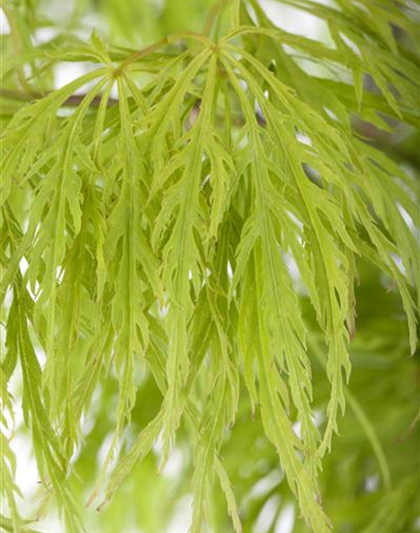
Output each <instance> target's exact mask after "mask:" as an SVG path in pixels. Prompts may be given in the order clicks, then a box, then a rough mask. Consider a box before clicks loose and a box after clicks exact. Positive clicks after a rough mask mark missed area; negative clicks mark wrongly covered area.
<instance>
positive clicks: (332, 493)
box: [0, 0, 420, 533]
mask: <svg viewBox="0 0 420 533" xmlns="http://www.w3.org/2000/svg"><path fill="white" fill-rule="evenodd" d="M286 3H287V2H286ZM290 3H291V4H292V5H293V4H295V5H299V2H290ZM322 3H326V4H334V3H333V2H322ZM214 4H215V2H214V0H75V1H68V0H15V1H12V2H10V1H9V2H5V1H4V0H2V1H1V4H0V6H1V8H2V35H1V50H2V65H3V67H4V65H8V64H9V62H10V61H11V60H13V59H14V58H15V57H16V56H17V55H18V54H20V55H22V54H25V53H29V54H30V52H31V49H32V48H33V46H35V45H41V46H42V45H45V44H47V45H48V46H49V47H52V48H53V47H54V45H55V44H61V43H62V42H67V41H68V42H71V41H72V40H73V39H85V38H86V37H87V36H88V35H89V34H90V33H91V31H92V29H94V28H95V29H97V30H98V32H99V33H100V34H101V35H102V36H103V37H105V38H106V39H108V40H109V41H110V42H111V43H113V44H114V45H115V48H114V50H115V53H118V50H126V49H127V48H138V47H143V46H146V45H148V44H150V43H151V42H153V41H155V40H158V39H161V38H163V37H165V36H166V35H167V34H168V33H172V32H175V31H180V30H191V31H201V29H202V27H203V25H204V22H205V19H206V16H207V15H208V13H209V10H210V9H211V8H212V6H214ZM266 4H270V7H271V8H272V11H270V12H274V11H273V10H276V13H277V14H276V17H277V19H278V20H280V21H283V22H284V21H286V23H290V24H294V25H295V26H296V25H297V26H299V25H300V24H301V22H300V21H301V20H303V19H301V18H300V17H302V12H301V11H299V10H293V11H291V10H290V6H289V8H288V9H286V8H285V7H284V6H283V5H276V6H273V4H275V2H266ZM303 4H304V2H303V3H302V5H303ZM318 22H319V20H318ZM311 24H312V25H314V26H315V33H316V34H317V36H318V39H319V40H320V41H328V39H329V38H330V37H329V35H328V31H325V28H324V27H323V26H322V25H321V24H319V25H317V23H316V21H314V20H312V21H311V20H310V21H309V22H308V21H307V20H306V21H305V23H304V28H305V29H304V31H311V32H312V34H313V32H314V27H311ZM401 38H402V39H403V38H404V36H402V37H401ZM50 67H51V68H50ZM18 68H20V67H18ZM73 68H74V65H73ZM313 68H316V67H313ZM320 68H321V67H320ZM6 70H7V69H6ZM23 74H24V73H23ZM78 74H79V72H77V73H76V75H78ZM63 76H64V78H63ZM72 76H73V77H74V76H75V74H74V71H72V70H71V69H70V70H69V69H68V66H66V64H59V65H49V64H48V63H46V65H45V69H44V70H43V71H42V72H37V73H36V75H35V76H34V78H33V79H31V80H30V82H28V81H23V82H22V87H21V89H22V92H21V94H20V95H17V94H11V93H9V92H8V89H11V88H13V87H14V86H15V84H14V81H13V80H12V79H11V77H9V78H8V77H7V76H6V77H5V78H4V80H3V85H2V87H3V89H2V107H1V120H2V125H3V126H4V125H5V124H7V123H8V121H9V120H10V117H11V116H13V114H14V113H15V111H16V110H17V109H18V108H19V107H20V106H21V105H22V104H23V103H25V98H24V91H25V90H26V89H28V87H27V86H26V84H27V83H30V87H29V89H30V94H31V93H33V92H34V91H35V92H39V93H44V92H46V91H49V90H51V89H53V88H54V87H56V86H58V85H60V84H62V83H64V82H63V79H64V80H68V78H70V79H71V77H72ZM22 80H25V76H24V75H22ZM366 83H369V80H368V79H367V80H366ZM393 126H394V127H393V128H392V131H391V132H385V131H382V130H379V129H378V128H377V127H376V126H373V125H371V124H369V123H368V122H367V121H361V120H360V118H358V117H356V115H355V116H354V127H355V128H358V129H359V131H361V132H362V133H363V134H364V135H365V137H366V139H367V142H370V143H372V144H374V145H375V146H377V147H379V148H380V149H382V150H384V151H385V152H386V153H387V154H388V155H389V156H391V157H393V158H394V159H395V160H396V161H398V163H399V164H402V165H403V166H404V167H405V168H406V169H407V170H408V172H409V173H411V174H412V175H415V176H417V177H418V173H419V164H420V162H419V136H418V128H416V127H413V126H411V127H410V126H407V125H403V124H393ZM360 277H361V283H360V286H359V287H358V289H357V291H356V300H357V326H356V334H355V336H354V339H353V341H352V346H351V358H352V364H353V370H352V375H351V381H350V384H349V387H348V389H347V391H346V395H347V410H346V414H345V416H344V417H343V418H342V419H341V420H340V424H339V427H340V434H341V435H340V436H339V437H338V436H336V437H335V439H334V443H333V450H332V453H331V454H329V455H328V456H327V457H326V458H325V459H324V463H323V472H322V474H321V476H320V482H321V488H322V494H323V503H324V506H325V509H326V511H327V513H328V515H329V516H330V517H331V519H332V521H333V523H334V524H335V530H334V531H335V532H336V533H415V532H416V531H420V510H419V467H420V464H419V449H420V441H419V377H420V364H419V354H418V353H416V354H415V355H414V356H412V357H409V346H408V339H407V334H406V321H405V316H404V313H403V309H402V305H401V301H400V298H399V296H398V294H397V293H396V292H395V291H394V290H393V289H394V288H393V287H390V286H389V280H387V279H386V277H385V276H384V275H383V274H380V273H379V272H378V271H377V270H376V269H375V268H374V267H372V266H370V265H368V264H363V265H361V266H360ZM301 303H302V306H303V308H304V309H306V314H307V323H308V324H312V331H311V334H310V345H309V350H310V355H311V359H312V362H313V365H314V366H313V373H314V386H315V390H314V398H315V405H316V410H315V415H316V416H317V417H318V418H319V424H320V425H322V424H323V421H324V417H323V413H324V412H325V406H326V403H327V401H328V398H329V394H330V385H329V383H328V380H327V378H326V376H325V373H324V371H323V370H322V367H323V364H324V359H323V358H324V357H325V356H324V353H323V347H322V343H321V342H320V335H321V334H320V331H319V329H318V327H317V324H316V320H315V317H314V316H313V313H312V311H311V306H310V304H309V302H308V301H307V298H306V296H305V295H304V294H302V295H301ZM137 385H138V392H137V402H136V406H135V409H134V410H133V413H132V425H131V426H130V429H129V432H128V433H127V434H126V435H125V440H124V445H123V446H124V449H123V450H121V451H122V452H124V451H127V450H129V449H130V446H131V444H132V442H133V439H134V438H135V435H137V434H138V432H139V431H140V429H141V428H143V427H145V425H147V423H148V422H149V421H150V420H152V419H153V417H154V416H155V415H156V414H157V412H158V411H159V408H160V405H161V403H162V395H161V393H160V391H159V389H158V388H157V386H156V384H155V381H154V380H153V379H152V376H151V375H143V376H142V377H141V378H139V382H138V384H137ZM197 386H199V385H197ZM19 387H20V383H19V379H18V378H17V379H15V383H14V391H13V392H14V394H15V396H17V397H18V396H19ZM242 394H243V397H241V399H240V404H239V413H238V417H237V421H236V424H235V426H234V427H233V428H232V429H231V430H230V433H229V434H228V435H227V437H226V441H225V444H224V445H223V448H222V450H221V456H222V457H223V460H224V464H225V466H226V469H227V471H228V473H229V476H230V479H231V481H232V484H233V485H234V487H235V492H236V495H237V499H238V504H239V507H240V513H241V518H242V523H243V531H244V533H283V532H284V533H305V532H306V533H307V532H308V529H307V528H306V527H305V525H304V523H303V522H302V521H299V520H296V519H295V518H296V517H297V516H298V511H297V510H296V507H295V503H294V498H293V496H292V494H291V492H290V489H289V488H288V485H287V483H286V482H285V480H284V477H283V473H282V472H281V470H280V469H279V466H278V457H277V454H276V452H275V450H274V448H273V446H272V445H271V444H270V443H269V442H268V441H267V440H266V438H265V437H264V436H263V435H264V432H263V431H262V428H261V420H260V417H259V415H258V412H257V413H256V414H255V416H254V417H253V416H252V413H251V407H250V403H249V398H248V395H247V394H245V393H244V392H243V393H242ZM117 396H118V383H117V380H116V379H113V378H112V376H110V378H109V379H108V380H106V381H103V382H102V385H101V387H100V389H99V390H96V391H95V395H94V401H93V404H92V409H91V412H89V413H88V414H87V415H86V420H85V423H84V439H85V443H84V447H83V449H82V450H81V451H80V453H79V454H78V455H76V457H75V458H74V468H75V473H76V475H75V476H74V479H73V484H74V488H75V490H76V492H77V493H78V494H79V495H80V497H81V500H82V501H86V497H87V495H88V493H89V491H90V489H91V488H92V486H93V485H94V482H95V479H96V476H97V474H98V471H99V467H100V464H101V460H103V457H104V454H105V452H104V451H103V450H104V449H106V445H107V443H109V439H110V436H111V435H112V432H113V428H114V426H115V418H114V414H115V410H116V403H117ZM17 420H18V421H20V423H19V425H18V428H17V439H16V440H17V444H15V446H17V449H16V451H17V456H18V462H19V463H20V466H19V467H18V477H19V478H20V481H21V482H22V483H23V486H24V493H25V494H24V496H25V498H22V500H21V506H22V508H21V512H22V514H23V515H24V516H27V517H28V516H29V517H30V516H31V513H32V512H34V509H35V508H36V507H37V506H38V504H39V502H42V501H44V502H45V509H47V508H48V505H47V504H48V500H49V498H50V497H51V496H50V495H49V494H47V493H45V492H42V491H41V492H38V491H37V490H36V488H35V489H34V484H33V483H31V481H32V480H34V479H36V474H33V472H32V471H33V469H34V465H33V462H31V461H30V456H31V450H28V447H27V444H25V442H27V441H29V436H28V435H27V433H26V429H25V427H24V424H23V422H22V420H21V415H19V413H17ZM296 430H297V431H298V430H299V428H296ZM188 435H189V428H188V426H186V425H183V426H182V427H181V428H180V431H179V435H178V438H177V445H176V447H175V449H174V451H173V452H172V455H171V457H170V460H169V463H168V465H167V466H166V467H165V469H164V471H163V472H161V473H160V474H159V473H158V468H159V461H160V458H161V454H162V451H161V449H160V447H159V444H156V445H155V447H154V451H153V454H151V455H149V456H148V457H147V458H146V459H145V460H144V461H143V462H142V463H141V464H139V465H138V466H137V467H136V468H135V470H134V472H133V473H132V474H130V476H129V477H128V479H127V481H126V482H125V483H124V484H123V485H122V486H121V487H120V489H119V491H118V492H117V493H116V495H115V496H114V498H113V500H112V501H111V502H110V503H108V504H107V505H105V506H104V507H103V508H101V510H100V512H97V511H96V510H95V509H92V508H91V507H89V508H86V509H85V510H84V512H83V516H84V519H85V520H86V528H87V531H89V532H92V533H99V532H101V533H116V532H124V533H135V532H138V533H140V532H144V533H163V532H166V531H168V532H171V533H184V532H186V531H187V529H188V516H189V513H190V499H191V498H190V490H189V488H190V483H191V475H192V470H193V464H192V458H191V456H190V452H189V447H188V439H189V436H188ZM98 450H99V452H98ZM24 461H28V462H27V464H23V466H22V463H23V462H24ZM31 472H32V473H31ZM78 472H80V473H83V480H84V482H83V484H82V483H81V481H80V479H79V478H78V477H77V473H78ZM25 479H26V483H25ZM212 498H213V506H212V512H213V516H212V521H213V527H214V532H215V533H225V532H229V531H231V524H230V521H229V517H228V514H227V510H226V503H225V498H224V496H223V494H221V493H220V491H219V490H218V489H215V490H214V493H213V494H212ZM4 514H6V513H4ZM185 516H187V519H185ZM28 527H30V528H33V529H34V530H36V531H38V530H39V531H45V532H51V533H59V532H60V531H61V530H60V526H59V525H57V522H56V521H55V517H54V515H51V514H50V513H49V512H46V515H45V516H40V517H39V522H38V523H35V524H31V525H30V526H28ZM0 529H3V530H4V531H9V526H8V524H7V523H6V522H5V523H0Z"/></svg>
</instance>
